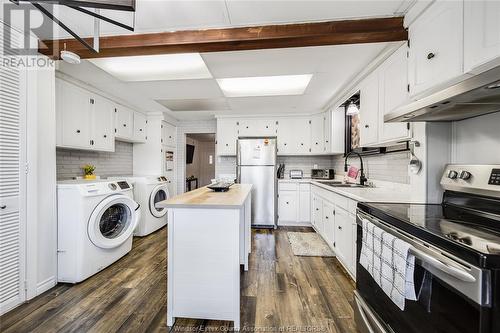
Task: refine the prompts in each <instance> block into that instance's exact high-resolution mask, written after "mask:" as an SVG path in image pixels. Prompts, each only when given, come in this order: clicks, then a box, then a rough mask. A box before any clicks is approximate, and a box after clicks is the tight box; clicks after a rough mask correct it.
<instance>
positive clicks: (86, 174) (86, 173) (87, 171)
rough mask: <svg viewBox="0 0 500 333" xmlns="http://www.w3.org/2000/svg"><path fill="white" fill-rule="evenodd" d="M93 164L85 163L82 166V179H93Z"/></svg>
mask: <svg viewBox="0 0 500 333" xmlns="http://www.w3.org/2000/svg"><path fill="white" fill-rule="evenodd" d="M94 171H95V166H93V165H92V164H86V165H84V166H83V178H84V179H95V178H96V177H95V175H94Z"/></svg>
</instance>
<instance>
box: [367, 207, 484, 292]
mask: <svg viewBox="0 0 500 333" xmlns="http://www.w3.org/2000/svg"><path fill="white" fill-rule="evenodd" d="M357 217H358V219H359V220H360V221H363V220H367V221H368V222H370V223H373V224H375V225H376V226H377V227H379V228H381V229H382V230H384V231H385V232H387V233H389V234H391V235H393V236H394V237H397V238H399V239H401V240H403V241H405V242H407V243H409V244H410V253H411V254H413V255H414V256H415V258H418V259H420V260H421V261H422V262H423V263H424V265H428V266H431V267H433V268H435V269H438V270H440V271H442V272H444V273H446V274H448V275H450V276H452V277H454V278H456V279H458V280H461V281H464V282H476V278H475V277H474V276H473V275H472V274H470V273H469V272H467V271H466V270H464V269H461V268H459V267H456V266H452V265H450V264H447V263H445V262H443V261H442V260H440V259H436V258H435V257H433V256H432V255H430V254H428V253H426V252H424V251H422V250H420V249H418V248H416V247H415V246H414V244H415V242H414V241H413V240H411V239H410V238H408V237H407V236H405V235H403V234H401V233H399V232H398V231H397V230H392V228H389V227H386V226H385V225H382V224H381V223H380V222H377V221H374V220H373V219H372V218H370V217H368V216H366V215H364V214H360V213H359V212H358V213H357ZM444 260H446V257H444ZM450 261H451V260H450Z"/></svg>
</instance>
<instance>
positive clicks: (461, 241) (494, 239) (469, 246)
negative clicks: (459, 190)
mask: <svg viewBox="0 0 500 333" xmlns="http://www.w3.org/2000/svg"><path fill="white" fill-rule="evenodd" d="M358 207H359V208H360V209H361V210H362V211H364V212H366V213H368V214H371V215H373V216H375V217H377V218H379V219H380V220H382V221H384V222H386V223H389V224H392V225H394V226H395V227H398V228H400V229H402V230H403V231H406V232H407V233H409V234H411V235H414V236H416V237H419V238H422V239H424V240H426V241H428V242H430V243H432V244H434V245H437V246H440V247H443V248H445V249H446V250H448V251H452V253H454V254H456V255H457V256H459V257H465V258H464V259H465V260H467V259H471V260H474V262H475V263H476V264H479V265H484V264H486V263H487V262H488V263H493V261H494V262H497V263H498V264H500V214H496V211H495V210H496V209H498V208H500V205H495V206H488V207H492V209H493V211H491V210H489V211H486V210H477V209H474V207H470V206H467V207H464V206H462V207H459V206H455V205H453V204H448V203H446V202H444V203H443V204H407V203H360V204H359V205H358ZM475 208H477V206H475ZM495 266H496V265H495Z"/></svg>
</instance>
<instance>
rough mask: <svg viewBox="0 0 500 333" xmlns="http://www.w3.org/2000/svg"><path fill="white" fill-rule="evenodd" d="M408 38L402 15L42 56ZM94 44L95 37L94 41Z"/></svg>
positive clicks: (136, 41) (172, 36)
mask: <svg viewBox="0 0 500 333" xmlns="http://www.w3.org/2000/svg"><path fill="white" fill-rule="evenodd" d="M407 39H408V32H407V31H406V29H405V28H404V27H403V18H402V17H392V18H376V19H360V20H346V21H332V22H318V23H300V24H283V25H267V26H256V27H242V28H225V29H207V30H186V31H174V32H159V33H148V34H131V35H119V36H107V37H101V38H100V42H99V46H100V52H99V53H98V54H96V53H92V52H91V51H89V50H87V49H86V48H85V47H84V46H83V45H82V44H80V43H79V42H78V41H76V40H74V39H64V40H53V41H44V42H43V44H45V45H42V44H41V45H40V48H39V51H40V53H43V54H46V55H49V56H52V57H53V58H57V56H58V55H59V51H60V50H62V49H64V45H66V50H68V51H73V52H75V53H77V54H78V55H79V56H80V57H81V58H82V59H86V58H100V57H120V56H135V55H153V54H167V53H189V52H220V51H241V50H256V49H272V48H287V47H303V46H322V45H340V44H359V43H378V42H394V41H403V40H407ZM88 40H89V41H91V39H88Z"/></svg>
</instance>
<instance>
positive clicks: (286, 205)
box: [278, 191, 298, 223]
mask: <svg viewBox="0 0 500 333" xmlns="http://www.w3.org/2000/svg"><path fill="white" fill-rule="evenodd" d="M297 208H298V205H297V191H281V192H280V197H279V200H278V221H279V222H293V223H295V222H297Z"/></svg>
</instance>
